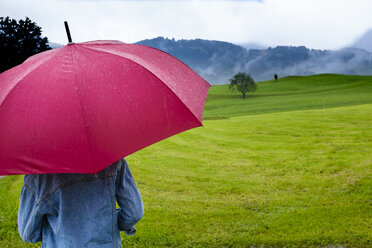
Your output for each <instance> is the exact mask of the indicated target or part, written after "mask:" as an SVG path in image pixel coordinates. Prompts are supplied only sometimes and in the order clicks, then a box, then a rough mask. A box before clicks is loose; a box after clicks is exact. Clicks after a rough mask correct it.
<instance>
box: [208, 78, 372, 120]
mask: <svg viewBox="0 0 372 248" xmlns="http://www.w3.org/2000/svg"><path fill="white" fill-rule="evenodd" d="M240 97H241V94H240V93H239V92H236V91H235V92H231V91H230V90H229V88H228V86H227V85H213V86H212V87H211V89H210V90H209V94H208V97H207V102H206V105H205V111H204V118H206V119H208V118H213V116H219V115H220V116H227V117H231V116H240V115H253V114H263V113H273V112H282V111H292V110H304V109H326V108H329V107H339V106H350V105H357V104H365V103H372V76H350V75H334V74H322V75H313V76H290V77H286V78H281V79H279V80H278V82H275V81H274V80H270V81H264V82H259V83H258V88H257V91H256V92H255V93H253V94H252V93H248V94H247V99H245V100H244V99H239V98H240Z"/></svg>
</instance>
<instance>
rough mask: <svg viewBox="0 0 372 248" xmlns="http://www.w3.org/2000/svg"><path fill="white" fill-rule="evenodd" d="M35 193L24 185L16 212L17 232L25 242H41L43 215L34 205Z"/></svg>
mask: <svg viewBox="0 0 372 248" xmlns="http://www.w3.org/2000/svg"><path fill="white" fill-rule="evenodd" d="M35 200H36V197H35V193H34V192H33V191H32V190H31V189H30V188H28V187H27V185H24V186H23V188H22V191H21V199H20V204H19V211H18V232H19V234H20V236H21V238H22V239H23V241H25V242H29V243H36V242H39V241H41V237H42V236H41V233H42V231H41V230H42V226H43V225H42V223H43V215H42V214H41V213H40V212H39V210H38V206H37V205H36V204H35Z"/></svg>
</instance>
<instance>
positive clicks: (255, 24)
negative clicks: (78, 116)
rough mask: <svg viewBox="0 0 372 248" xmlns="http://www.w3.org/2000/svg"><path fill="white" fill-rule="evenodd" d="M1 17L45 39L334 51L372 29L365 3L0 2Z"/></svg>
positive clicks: (371, 7)
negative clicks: (34, 28) (35, 28)
mask: <svg viewBox="0 0 372 248" xmlns="http://www.w3.org/2000/svg"><path fill="white" fill-rule="evenodd" d="M0 16H10V17H11V18H14V19H17V20H18V19H21V18H22V19H24V18H25V16H28V17H29V18H31V20H32V21H34V22H36V23H37V24H38V25H39V26H41V27H42V30H43V35H44V36H47V37H48V38H49V41H51V42H56V43H61V44H66V43H67V38H66V34H65V30H64V24H63V22H64V21H68V22H69V26H70V30H71V35H72V39H73V41H74V42H82V41H88V40H98V39H114V40H121V41H124V42H129V43H131V42H136V41H139V40H142V39H150V38H155V37H157V36H164V37H168V38H173V37H174V38H175V39H194V38H202V39H210V40H222V41H228V42H233V43H247V42H256V43H259V44H262V45H266V46H277V45H293V46H299V45H304V46H306V47H308V48H315V49H339V48H342V47H345V46H347V45H349V44H351V43H352V42H353V41H354V40H355V39H357V38H358V37H360V36H361V35H363V34H364V33H365V32H366V31H367V30H368V29H370V28H372V0H262V1H255V0H235V1H234V0H233V1H227V0H198V1H197V0H172V1H168V0H157V1H151V0H140V1H138V0H137V1H133V0H114V1H105V0H49V1H47V0H0Z"/></svg>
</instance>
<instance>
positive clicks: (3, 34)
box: [0, 16, 51, 73]
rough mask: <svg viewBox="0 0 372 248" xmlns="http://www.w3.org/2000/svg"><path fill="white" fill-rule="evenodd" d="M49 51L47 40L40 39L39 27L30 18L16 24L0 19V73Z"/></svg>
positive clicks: (9, 20) (11, 20)
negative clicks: (33, 56) (37, 54)
mask: <svg viewBox="0 0 372 248" xmlns="http://www.w3.org/2000/svg"><path fill="white" fill-rule="evenodd" d="M49 49H51V48H50V47H49V45H48V38H46V37H44V38H42V37H41V27H39V26H37V25H36V23H35V22H32V21H31V20H30V18H28V17H26V19H25V20H22V19H21V20H19V21H18V22H17V20H14V19H10V18H9V17H8V16H7V17H0V54H1V58H0V73H1V72H3V71H5V70H8V69H10V68H12V67H13V66H16V65H18V64H21V63H22V62H23V61H25V60H26V59H27V58H28V57H30V56H31V55H34V54H36V53H39V52H42V51H45V50H49Z"/></svg>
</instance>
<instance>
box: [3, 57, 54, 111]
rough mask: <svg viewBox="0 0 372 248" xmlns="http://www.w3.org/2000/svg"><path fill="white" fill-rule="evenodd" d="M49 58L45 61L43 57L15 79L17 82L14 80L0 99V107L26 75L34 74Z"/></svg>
mask: <svg viewBox="0 0 372 248" xmlns="http://www.w3.org/2000/svg"><path fill="white" fill-rule="evenodd" d="M51 51H52V50H51ZM48 52H50V51H48ZM54 54H55V53H54ZM38 55H39V54H37V55H34V56H38ZM51 58H52V56H49V57H47V58H45V59H44V57H43V58H41V59H40V61H38V63H35V64H33V66H32V67H31V68H30V69H29V70H27V71H26V72H24V73H23V74H22V75H21V76H20V77H19V78H17V80H14V82H15V83H14V84H13V85H12V86H11V87H9V89H8V92H7V93H5V94H4V95H3V97H0V106H1V105H2V104H3V103H4V102H5V100H6V98H7V97H8V96H9V94H10V93H11V92H12V91H13V90H14V88H16V87H17V85H19V84H20V83H21V82H22V81H23V80H24V79H25V78H26V77H27V76H28V75H30V74H31V73H32V72H34V71H35V70H36V69H37V68H39V67H40V66H41V65H43V64H44V63H45V62H47V61H48V60H49V59H51ZM28 60H29V59H28ZM25 62H26V61H25ZM25 62H23V63H25ZM4 73H6V72H4ZM1 75H4V74H3V73H2V74H1Z"/></svg>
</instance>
